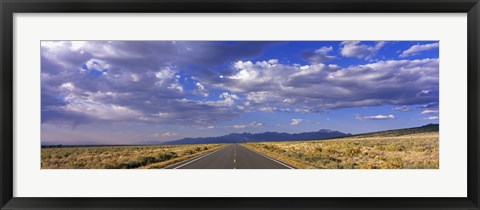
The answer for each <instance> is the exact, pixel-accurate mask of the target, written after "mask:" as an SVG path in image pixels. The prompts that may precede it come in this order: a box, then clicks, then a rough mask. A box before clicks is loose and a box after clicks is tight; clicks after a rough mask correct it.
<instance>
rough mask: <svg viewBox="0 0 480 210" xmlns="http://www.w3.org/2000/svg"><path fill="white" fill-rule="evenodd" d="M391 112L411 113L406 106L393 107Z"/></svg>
mask: <svg viewBox="0 0 480 210" xmlns="http://www.w3.org/2000/svg"><path fill="white" fill-rule="evenodd" d="M393 110H396V111H400V112H409V111H412V109H410V107H408V106H402V107H395V108H393Z"/></svg>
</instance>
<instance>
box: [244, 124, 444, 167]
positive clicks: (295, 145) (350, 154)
mask: <svg viewBox="0 0 480 210" xmlns="http://www.w3.org/2000/svg"><path fill="white" fill-rule="evenodd" d="M438 136H439V135H438V131H436V132H422V133H414V134H409V133H406V134H402V133H383V135H381V134H379V135H377V134H370V135H360V136H353V137H347V138H338V139H333V140H318V141H302V142H262V143H245V144H242V145H244V146H246V147H247V148H250V149H252V150H255V151H257V152H260V153H263V154H266V155H268V156H270V157H273V158H275V159H278V160H280V161H283V162H285V163H287V164H290V165H292V166H294V167H296V168H305V169H438V168H439V139H438Z"/></svg>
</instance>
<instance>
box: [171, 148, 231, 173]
mask: <svg viewBox="0 0 480 210" xmlns="http://www.w3.org/2000/svg"><path fill="white" fill-rule="evenodd" d="M225 148H226V147H224V148H221V149H218V150H215V151H213V152H210V153H208V154H206V155H202V156H200V157H198V158H195V159H193V160H191V161H189V162H186V163H184V164H182V165H179V166H177V167H175V168H172V169H178V168H180V167H183V166H186V165H188V164H190V163H193V162H195V161H197V160H200V159H202V158H204V157H207V156H209V155H211V154H213V153H215V152H218V151H220V150H222V149H225Z"/></svg>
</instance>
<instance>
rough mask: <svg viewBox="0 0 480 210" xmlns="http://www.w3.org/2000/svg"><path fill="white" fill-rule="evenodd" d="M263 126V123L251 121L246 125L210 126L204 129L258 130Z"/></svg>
mask: <svg viewBox="0 0 480 210" xmlns="http://www.w3.org/2000/svg"><path fill="white" fill-rule="evenodd" d="M263 125H264V124H263V123H260V122H257V121H253V122H250V123H248V124H238V125H226V126H213V125H210V126H207V127H206V128H207V129H214V128H229V129H245V128H259V127H262V126H263Z"/></svg>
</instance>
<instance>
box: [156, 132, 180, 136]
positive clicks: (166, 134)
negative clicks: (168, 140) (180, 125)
mask: <svg viewBox="0 0 480 210" xmlns="http://www.w3.org/2000/svg"><path fill="white" fill-rule="evenodd" d="M153 136H154V137H174V136H178V134H177V133H174V132H170V131H169V132H165V133H155V134H153Z"/></svg>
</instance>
